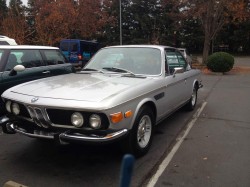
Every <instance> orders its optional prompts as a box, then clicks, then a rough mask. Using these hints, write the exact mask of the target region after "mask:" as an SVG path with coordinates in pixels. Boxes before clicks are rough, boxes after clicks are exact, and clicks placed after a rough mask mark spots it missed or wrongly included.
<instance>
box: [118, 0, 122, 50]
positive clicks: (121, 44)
mask: <svg viewBox="0 0 250 187" xmlns="http://www.w3.org/2000/svg"><path fill="white" fill-rule="evenodd" d="M119 5H120V45H122V3H121V0H119Z"/></svg>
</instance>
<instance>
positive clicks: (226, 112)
mask: <svg viewBox="0 0 250 187" xmlns="http://www.w3.org/2000/svg"><path fill="white" fill-rule="evenodd" d="M235 66H240V67H250V58H236V63H235ZM202 78H203V83H204V87H203V88H202V89H201V90H200V91H199V94H201V96H202V97H201V98H204V100H203V103H204V104H203V106H204V108H203V110H202V111H201V113H200V115H199V116H198V117H197V120H196V121H195V123H194V125H193V126H192V128H191V130H190V131H189V133H188V134H187V136H185V138H184V140H183V142H182V144H181V145H180V147H179V148H178V150H177V151H176V153H175V154H174V156H173V157H172V158H171V160H170V161H169V163H168V164H167V165H166V166H165V168H164V170H163V172H162V173H161V175H160V177H159V178H155V179H154V180H156V181H157V182H155V183H149V184H148V186H150V187H151V186H156V187H160V186H178V187H179V186H185V187H189V186H190V187H191V186H192V187H194V186H195V187H196V186H197V187H198V186H199V187H200V186H202V187H208V186H209V187H210V186H212V187H217V186H218V187H224V186H226V187H237V186H239V187H249V186H250V99H249V97H250V73H249V72H248V73H247V72H243V73H241V72H237V73H235V72H234V73H227V74H225V75H222V74H203V75H202ZM177 142H178V140H177ZM161 167H162V166H160V167H159V168H161ZM158 170H159V169H158ZM152 184H153V185H152Z"/></svg>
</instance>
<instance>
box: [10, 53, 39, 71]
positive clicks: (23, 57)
mask: <svg viewBox="0 0 250 187" xmlns="http://www.w3.org/2000/svg"><path fill="white" fill-rule="evenodd" d="M14 53H16V57H17V62H18V63H19V64H22V65H23V66H24V67H25V68H33V67H40V66H44V64H43V59H42V56H41V54H40V52H39V50H34V49H33V50H29V49H27V50H18V51H15V52H14Z"/></svg>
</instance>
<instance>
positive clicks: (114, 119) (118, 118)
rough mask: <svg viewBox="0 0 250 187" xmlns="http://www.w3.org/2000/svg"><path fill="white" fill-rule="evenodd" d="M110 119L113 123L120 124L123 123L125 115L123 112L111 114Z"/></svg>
mask: <svg viewBox="0 0 250 187" xmlns="http://www.w3.org/2000/svg"><path fill="white" fill-rule="evenodd" d="M110 119H111V121H112V123H118V122H120V121H122V119H123V115H122V113H121V112H117V113H114V114H110Z"/></svg>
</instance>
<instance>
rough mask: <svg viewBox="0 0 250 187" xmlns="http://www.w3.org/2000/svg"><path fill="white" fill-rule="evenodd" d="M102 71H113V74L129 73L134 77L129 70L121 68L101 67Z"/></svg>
mask: <svg viewBox="0 0 250 187" xmlns="http://www.w3.org/2000/svg"><path fill="white" fill-rule="evenodd" d="M102 69H105V70H108V71H113V72H118V73H129V74H130V75H133V76H136V75H135V74H134V73H133V72H132V71H129V70H127V69H123V68H117V67H103V68H102Z"/></svg>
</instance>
